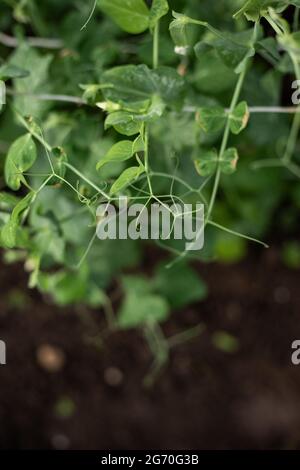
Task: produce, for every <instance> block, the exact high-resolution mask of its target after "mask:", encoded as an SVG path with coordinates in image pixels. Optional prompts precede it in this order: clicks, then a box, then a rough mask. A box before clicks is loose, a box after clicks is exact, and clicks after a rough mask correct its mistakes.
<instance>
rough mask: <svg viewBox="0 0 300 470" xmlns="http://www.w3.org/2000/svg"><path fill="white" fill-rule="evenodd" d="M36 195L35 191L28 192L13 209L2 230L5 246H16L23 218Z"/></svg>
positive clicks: (2, 239)
mask: <svg viewBox="0 0 300 470" xmlns="http://www.w3.org/2000/svg"><path fill="white" fill-rule="evenodd" d="M35 197H36V195H35V193H33V192H31V193H28V194H27V196H25V198H24V199H22V200H21V201H20V202H19V203H18V204H17V205H16V206H15V208H14V210H13V211H12V214H11V216H10V219H9V221H8V222H7V223H6V225H5V226H4V227H3V228H2V231H1V241H2V243H3V245H4V246H5V248H14V247H15V246H16V244H17V232H18V228H19V226H20V224H21V218H22V216H23V215H24V213H25V211H26V210H27V209H28V207H29V206H30V204H31V203H32V202H33V200H34V199H35Z"/></svg>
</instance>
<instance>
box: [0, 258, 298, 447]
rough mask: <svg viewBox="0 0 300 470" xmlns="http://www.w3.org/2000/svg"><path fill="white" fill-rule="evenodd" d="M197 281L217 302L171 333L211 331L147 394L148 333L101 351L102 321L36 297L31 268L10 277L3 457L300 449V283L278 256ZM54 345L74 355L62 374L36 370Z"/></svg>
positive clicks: (3, 298)
mask: <svg viewBox="0 0 300 470" xmlns="http://www.w3.org/2000/svg"><path fill="white" fill-rule="evenodd" d="M198 270H199V272H200V273H201V274H202V276H203V278H204V279H205V280H206V281H207V282H208V285H209V287H210V296H209V298H208V300H207V301H205V302H203V303H200V304H198V305H194V306H192V307H190V308H189V309H188V310H187V311H183V312H178V313H174V315H173V317H172V320H171V321H169V322H168V324H167V325H165V327H164V330H165V333H166V334H167V335H172V334H174V333H176V332H179V331H182V329H185V328H188V327H191V326H193V325H196V324H197V323H198V322H204V323H205V324H206V326H207V330H206V332H205V333H203V334H202V335H201V336H199V337H197V338H196V339H194V340H193V341H191V342H189V343H185V344H183V345H181V346H179V347H177V348H176V349H175V350H174V351H173V353H172V355H171V359H170V363H169V365H168V366H167V368H166V369H165V370H164V372H163V373H162V374H161V377H160V378H159V379H158V380H157V382H156V383H155V385H154V386H153V387H152V388H150V389H149V388H148V389H147V388H146V387H145V386H144V385H143V381H144V378H145V375H146V374H147V372H148V371H149V367H150V364H151V360H152V358H151V354H150V352H149V350H148V347H147V344H146V343H145V341H144V338H143V336H142V335H141V334H139V333H138V332H135V331H133V332H128V333H114V334H111V335H109V336H106V337H103V338H102V342H101V337H100V336H99V331H103V329H104V322H103V319H102V313H101V312H93V313H91V312H89V311H86V310H85V309H83V308H76V309H71V308H69V309H66V310H63V309H57V308H55V307H53V306H52V305H51V304H50V303H49V302H48V301H47V300H46V299H43V298H42V297H41V296H39V295H38V294H37V293H36V292H29V293H26V292H28V291H26V290H25V287H26V276H25V275H23V274H22V267H20V266H17V267H4V266H2V267H1V271H0V282H1V287H0V289H1V292H0V294H1V295H0V338H1V339H3V340H5V341H6V343H7V365H6V366H1V367H0V423H1V424H0V448H2V449H5V448H14V449H27V448H34V449H40V448H47V449H53V448H69V449H151V448H156V449H166V448H167V449H192V448H193V449H228V448H235V449H240V448H257V449H269V448H273V449H296V448H298V449H299V448H300V366H299V367H296V366H293V365H292V364H291V351H292V350H291V343H292V342H293V341H294V340H295V339H300V321H299V315H300V288H299V272H298V271H290V270H288V269H286V268H284V267H283V266H282V264H281V262H280V260H279V257H278V255H277V252H276V250H275V249H271V250H269V251H261V252H259V254H257V253H254V254H253V255H251V256H250V257H249V259H248V260H246V261H244V262H242V263H241V264H239V265H236V266H220V265H200V266H198ZM217 330H225V331H227V332H229V333H231V334H233V335H235V336H236V337H237V338H238V339H239V343H240V349H239V351H238V352H236V353H234V354H233V353H231V354H229V353H225V352H222V351H221V350H218V349H216V348H215V347H214V346H213V344H212V341H211V338H212V334H213V333H214V332H215V331H217ZM45 344H49V345H51V346H54V347H58V348H60V349H61V350H62V351H63V352H64V354H65V365H64V367H62V368H61V369H60V370H59V371H58V372H51V373H50V372H47V370H45V369H44V368H43V367H41V365H40V364H39V362H38V360H37V351H38V350H39V348H40V347H41V346H42V345H45ZM112 368H113V369H112ZM115 369H117V370H115ZM66 399H67V400H68V402H67V405H66ZM62 400H64V402H63V403H65V405H64V407H63V412H62V411H60V412H58V411H57V408H58V405H57V403H58V402H60V403H61V402H62ZM70 400H71V401H72V402H73V403H74V405H75V407H74V409H73V410H72V406H71V409H70ZM63 415H66V416H65V417H63Z"/></svg>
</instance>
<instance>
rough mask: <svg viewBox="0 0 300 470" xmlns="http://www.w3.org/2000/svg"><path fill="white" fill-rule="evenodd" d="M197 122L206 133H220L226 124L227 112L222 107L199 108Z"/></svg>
mask: <svg viewBox="0 0 300 470" xmlns="http://www.w3.org/2000/svg"><path fill="white" fill-rule="evenodd" d="M196 121H197V123H198V124H199V126H200V127H201V129H203V130H204V131H205V132H208V133H213V132H219V131H220V130H221V129H223V127H224V125H225V123H226V112H225V110H224V108H222V107H220V106H215V107H210V108H199V109H198V112H197V114H196Z"/></svg>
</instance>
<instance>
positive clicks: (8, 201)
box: [0, 191, 20, 210]
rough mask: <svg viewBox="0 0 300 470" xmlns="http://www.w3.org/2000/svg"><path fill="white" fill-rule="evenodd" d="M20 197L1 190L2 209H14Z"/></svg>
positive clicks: (0, 202) (0, 206) (0, 203)
mask: <svg viewBox="0 0 300 470" xmlns="http://www.w3.org/2000/svg"><path fill="white" fill-rule="evenodd" d="M19 201H20V199H19V198H18V197H16V196H15V195H14V194H10V193H6V192H3V191H1V192H0V209H1V210H7V209H13V208H14V207H15V206H16V205H17V204H18V202H19Z"/></svg>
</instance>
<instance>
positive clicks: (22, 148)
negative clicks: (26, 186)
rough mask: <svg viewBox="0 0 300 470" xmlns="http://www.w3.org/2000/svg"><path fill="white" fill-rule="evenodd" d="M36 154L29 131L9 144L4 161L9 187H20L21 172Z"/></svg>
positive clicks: (32, 162)
mask: <svg viewBox="0 0 300 470" xmlns="http://www.w3.org/2000/svg"><path fill="white" fill-rule="evenodd" d="M36 156H37V152H36V145H35V143H34V140H33V139H32V137H31V135H30V134H29V133H28V134H25V135H23V136H22V137H19V138H18V139H17V140H15V142H14V143H13V144H12V145H11V147H10V148H9V150H8V154H7V157H6V162H5V181H6V183H7V185H8V186H9V187H10V188H11V189H13V190H15V191H17V190H18V189H19V188H20V186H21V181H23V175H22V173H23V172H24V171H27V170H29V168H31V167H32V165H33V164H34V162H35V160H36Z"/></svg>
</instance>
